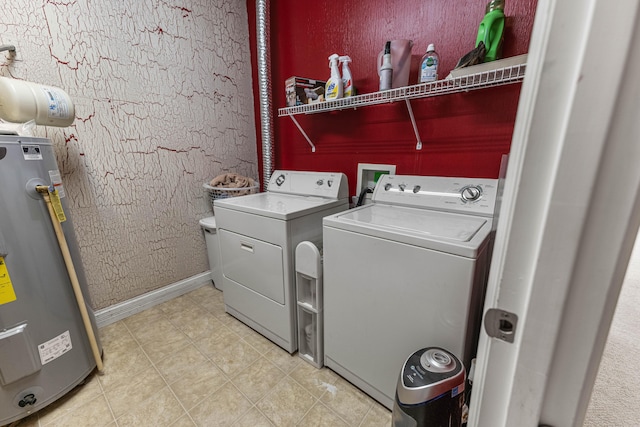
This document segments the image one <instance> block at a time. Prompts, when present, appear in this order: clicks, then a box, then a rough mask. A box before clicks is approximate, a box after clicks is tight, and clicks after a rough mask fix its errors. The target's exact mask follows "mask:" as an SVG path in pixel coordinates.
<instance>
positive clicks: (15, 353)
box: [0, 135, 101, 425]
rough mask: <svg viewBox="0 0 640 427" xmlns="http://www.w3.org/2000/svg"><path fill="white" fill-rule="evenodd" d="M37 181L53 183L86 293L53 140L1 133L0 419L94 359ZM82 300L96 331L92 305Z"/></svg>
mask: <svg viewBox="0 0 640 427" xmlns="http://www.w3.org/2000/svg"><path fill="white" fill-rule="evenodd" d="M39 185H40V186H41V185H46V186H50V185H53V186H54V187H55V188H57V189H58V190H59V195H60V202H61V205H62V209H63V210H64V212H65V213H66V216H67V220H66V221H65V222H63V223H62V230H63V232H64V236H65V237H66V241H67V245H68V247H69V252H70V254H71V258H72V260H73V264H74V265H75V269H76V275H77V277H78V282H79V284H80V288H81V289H82V293H83V294H84V295H87V289H86V288H87V286H86V279H85V274H84V271H83V269H82V263H81V260H80V253H79V251H78V246H77V243H76V238H75V234H74V231H73V225H72V222H71V218H70V216H69V211H68V209H67V204H66V194H65V192H64V187H63V185H62V181H61V179H60V171H59V170H58V165H57V163H56V159H55V156H54V151H53V147H52V145H51V142H50V141H49V140H47V139H42V138H29V137H21V136H7V135H3V136H0V425H5V424H8V423H10V422H13V421H16V420H19V419H21V418H23V417H26V416H28V415H29V414H31V413H33V412H35V411H37V410H39V409H41V408H43V407H45V406H47V405H48V404H50V403H52V402H54V401H55V400H56V399H58V398H60V397H62V396H63V395H64V394H65V393H67V392H68V391H70V390H71V389H72V388H74V387H75V386H76V385H78V384H79V383H81V382H82V381H83V380H84V379H85V378H86V377H87V376H88V375H89V374H90V373H91V372H92V370H93V369H94V368H95V367H96V361H95V360H96V359H95V358H94V357H93V353H92V347H91V344H90V341H89V339H88V338H87V330H86V329H85V328H84V326H83V320H82V315H81V311H80V309H79V307H80V306H79V305H78V302H77V299H76V298H75V294H74V290H73V289H72V286H71V283H70V276H69V273H68V271H67V269H66V267H65V263H64V259H63V254H62V251H61V249H60V246H59V244H58V240H57V238H56V234H55V231H54V228H53V223H52V221H51V217H50V215H49V213H48V208H47V206H46V204H45V202H44V200H43V197H42V196H41V194H39V193H38V192H37V191H36V186H39ZM82 304H84V306H85V307H86V309H87V312H88V314H89V319H90V324H91V326H92V327H93V330H92V332H95V331H97V328H96V324H95V316H94V314H93V310H92V308H91V307H90V306H89V304H88V303H84V302H83V303H82ZM96 336H97V333H96ZM97 345H98V346H100V343H99V341H98V343H97ZM100 352H101V348H100Z"/></svg>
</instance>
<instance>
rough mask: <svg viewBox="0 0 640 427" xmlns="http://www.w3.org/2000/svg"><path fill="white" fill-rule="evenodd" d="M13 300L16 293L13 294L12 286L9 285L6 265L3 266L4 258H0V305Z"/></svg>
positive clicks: (9, 280)
mask: <svg viewBox="0 0 640 427" xmlns="http://www.w3.org/2000/svg"><path fill="white" fill-rule="evenodd" d="M15 300H16V293H15V292H14V290H13V285H12V284H11V278H10V277H9V270H7V264H5V262H4V258H3V257H1V256H0V305H2V304H6V303H8V302H12V301H15Z"/></svg>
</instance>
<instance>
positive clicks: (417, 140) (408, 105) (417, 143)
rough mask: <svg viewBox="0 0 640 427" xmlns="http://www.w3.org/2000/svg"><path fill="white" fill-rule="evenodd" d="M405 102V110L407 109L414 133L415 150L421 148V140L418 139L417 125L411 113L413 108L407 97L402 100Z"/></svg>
mask: <svg viewBox="0 0 640 427" xmlns="http://www.w3.org/2000/svg"><path fill="white" fill-rule="evenodd" d="M404 101H405V102H406V103H407V111H409V117H410V118H411V125H412V126H413V133H415V134H416V150H422V140H421V139H420V133H419V132H418V126H417V125H416V118H415V117H414V115H413V108H411V102H410V101H409V99H408V98H405V100H404Z"/></svg>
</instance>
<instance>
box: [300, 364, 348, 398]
mask: <svg viewBox="0 0 640 427" xmlns="http://www.w3.org/2000/svg"><path fill="white" fill-rule="evenodd" d="M289 376H290V377H291V378H293V379H294V380H296V381H297V382H298V383H300V385H302V386H303V387H304V388H305V389H306V390H307V391H308V392H309V393H311V394H312V395H314V396H315V397H316V398H318V399H319V398H320V396H322V395H323V394H324V393H325V392H326V391H327V390H331V389H332V388H333V385H334V384H335V383H336V382H337V381H338V379H339V378H340V377H339V376H338V374H336V373H334V372H333V371H330V370H329V369H327V368H322V369H318V368H316V367H314V366H312V365H310V364H309V363H306V362H304V361H303V363H300V364H299V365H298V366H296V367H295V368H294V370H293V371H291V373H289Z"/></svg>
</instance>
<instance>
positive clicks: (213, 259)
mask: <svg viewBox="0 0 640 427" xmlns="http://www.w3.org/2000/svg"><path fill="white" fill-rule="evenodd" d="M200 226H201V227H202V231H203V232H204V241H205V243H206V245H207V256H208V258H209V270H211V280H212V281H213V286H215V287H216V289H219V290H223V289H222V268H221V267H222V261H221V258H220V242H219V238H218V230H217V228H216V217H215V216H210V217H208V218H203V219H201V220H200Z"/></svg>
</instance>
